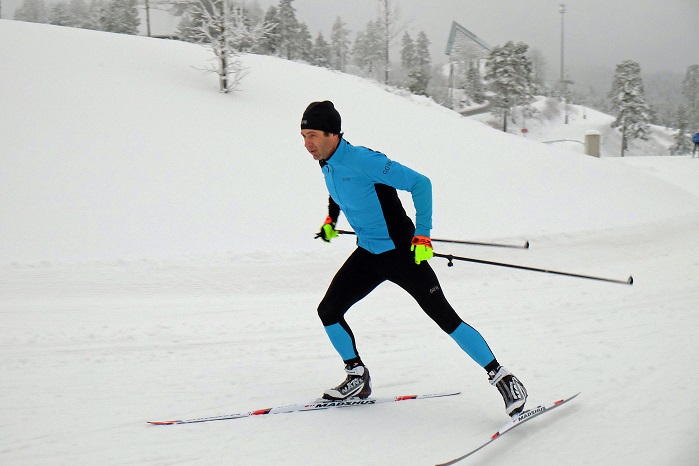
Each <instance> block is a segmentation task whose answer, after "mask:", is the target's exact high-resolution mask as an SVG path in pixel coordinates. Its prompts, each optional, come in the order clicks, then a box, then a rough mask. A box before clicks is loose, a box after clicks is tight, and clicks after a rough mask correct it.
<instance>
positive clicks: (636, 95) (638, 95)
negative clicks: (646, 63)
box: [608, 60, 652, 157]
mask: <svg viewBox="0 0 699 466" xmlns="http://www.w3.org/2000/svg"><path fill="white" fill-rule="evenodd" d="M608 97H609V99H610V103H611V107H612V111H614V112H615V113H616V115H617V117H616V120H614V122H613V123H612V125H611V126H612V128H619V130H620V131H621V156H622V157H623V156H624V152H625V151H626V150H627V149H628V146H629V142H630V141H632V140H634V139H642V140H645V139H647V138H648V134H649V133H650V121H651V119H652V111H651V109H650V107H649V106H648V104H646V101H645V95H644V91H643V81H642V80H641V67H640V65H639V64H638V63H636V62H635V61H633V60H626V61H624V62H622V63H620V64H618V65H617V66H616V71H615V73H614V80H613V82H612V89H611V91H610V92H609V95H608Z"/></svg>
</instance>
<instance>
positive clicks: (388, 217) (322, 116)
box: [301, 100, 527, 416]
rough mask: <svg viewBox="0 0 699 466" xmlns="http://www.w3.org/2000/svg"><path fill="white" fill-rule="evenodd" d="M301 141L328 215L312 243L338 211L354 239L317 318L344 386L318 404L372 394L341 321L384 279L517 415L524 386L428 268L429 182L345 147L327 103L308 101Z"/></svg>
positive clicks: (331, 231)
mask: <svg viewBox="0 0 699 466" xmlns="http://www.w3.org/2000/svg"><path fill="white" fill-rule="evenodd" d="M301 135H302V136H303V141H304V145H305V147H306V150H308V152H310V154H311V155H312V156H313V159H314V160H317V161H318V162H319V163H320V167H321V170H322V171H323V176H324V177H325V184H326V185H327V188H328V191H329V193H330V197H329V208H328V216H327V218H326V220H325V223H324V224H323V225H322V227H321V229H320V232H319V233H318V235H317V237H319V238H321V239H322V240H323V241H326V242H330V240H331V239H333V238H335V237H337V231H336V230H335V225H336V223H337V220H338V216H339V215H340V211H342V212H343V213H344V215H345V217H346V218H347V221H348V222H349V224H350V225H351V226H352V228H354V231H355V233H356V234H357V249H356V250H355V251H354V252H353V253H352V254H351V255H350V256H349V258H348V259H347V261H346V262H345V263H344V265H343V266H342V267H341V268H340V270H339V271H338V272H337V274H336V275H335V277H334V278H333V280H332V282H331V284H330V287H329V288H328V290H327V292H326V294H325V297H324V298H323V300H322V301H321V303H320V304H319V306H318V316H319V317H320V320H321V321H322V323H323V325H324V327H325V331H326V332H327V335H328V337H329V338H330V341H331V343H332V345H333V346H334V347H335V350H336V351H337V352H338V353H339V355H340V357H341V358H342V359H343V361H344V363H345V372H346V373H347V377H346V379H345V381H344V382H342V383H341V384H340V385H338V386H337V387H335V388H331V389H328V390H326V391H325V393H324V394H323V398H325V399H329V400H337V399H344V398H348V397H353V396H354V397H359V398H366V397H368V396H369V395H370V394H371V377H370V375H369V369H368V368H367V367H366V366H365V365H364V363H363V362H362V359H361V358H360V356H359V352H358V351H357V346H356V342H355V339H354V335H353V333H352V330H351V329H350V327H349V325H348V324H347V322H346V321H345V318H344V315H345V313H346V312H347V311H348V310H349V308H350V307H351V306H352V305H353V304H354V303H356V302H358V301H359V300H361V299H362V298H364V297H365V296H366V295H368V294H369V293H370V292H371V291H372V290H373V289H374V288H376V287H377V286H378V285H379V284H380V283H382V282H384V281H386V280H388V281H391V282H393V283H395V284H397V285H398V286H400V287H401V288H403V289H404V290H405V291H407V292H408V293H409V294H410V295H411V296H412V297H413V298H414V299H415V301H417V303H418V304H419V305H420V307H421V308H422V309H423V311H425V313H426V314H427V315H428V316H429V317H430V318H431V319H432V320H434V321H435V322H436V323H437V325H439V327H440V328H441V329H442V330H443V331H444V332H446V333H447V334H449V336H450V337H452V338H453V339H454V341H456V343H457V344H458V345H459V346H460V347H461V348H462V349H463V350H464V351H465V352H466V353H467V354H468V355H469V356H470V357H471V358H472V359H473V360H474V361H475V362H476V363H477V364H479V365H480V366H481V367H483V368H484V369H485V371H486V373H487V374H488V379H489V381H490V383H491V384H492V385H494V386H495V387H497V389H498V390H499V391H500V394H501V395H502V397H503V399H504V400H505V411H506V413H507V414H508V415H510V416H511V415H514V414H517V413H519V412H521V411H522V410H523V408H524V404H525V402H526V400H527V391H526V390H525V388H524V386H523V385H522V383H521V382H520V381H519V380H518V379H517V378H516V377H515V376H514V375H512V374H511V373H510V372H509V371H508V370H507V369H505V368H504V367H502V366H501V365H500V364H499V363H498V361H497V359H495V356H494V355H493V352H492V351H491V349H490V347H489V346H488V344H487V343H486V341H485V340H484V339H483V337H482V336H481V334H480V333H479V332H478V331H476V330H475V329H474V328H473V327H471V326H470V325H468V324H466V323H465V322H464V321H463V320H461V318H460V317H459V316H458V314H457V313H456V311H454V309H453V308H452V307H451V305H450V304H449V302H448V301H447V299H446V298H445V296H444V293H443V292H442V288H441V286H440V284H439V281H438V279H437V276H436V275H435V273H434V271H433V270H432V268H431V267H430V265H429V264H428V263H427V261H428V260H429V259H430V258H431V257H432V243H431V240H430V230H431V228H432V185H431V182H430V180H429V179H428V178H427V177H426V176H424V175H421V174H420V173H418V172H416V171H414V170H412V169H410V168H408V167H406V166H404V165H401V164H400V163H398V162H395V161H393V160H390V159H389V158H388V157H386V156H385V155H384V154H382V153H380V152H375V151H373V150H370V149H367V148H366V147H361V146H353V145H352V144H350V143H349V142H347V141H346V140H345V139H344V137H343V133H342V131H341V118H340V114H339V113H338V111H337V110H336V109H335V107H334V105H333V103H332V102H330V101H327V100H326V101H324V102H313V103H311V104H310V105H309V106H308V108H306V110H305V111H304V113H303V117H302V119H301ZM396 189H400V190H404V191H409V192H410V193H411V195H412V198H413V202H414V204H415V210H416V216H415V217H416V218H415V224H413V222H412V220H411V219H410V218H409V217H408V216H407V215H406V213H405V210H404V209H403V206H402V204H401V202H400V200H399V198H398V195H397V193H396Z"/></svg>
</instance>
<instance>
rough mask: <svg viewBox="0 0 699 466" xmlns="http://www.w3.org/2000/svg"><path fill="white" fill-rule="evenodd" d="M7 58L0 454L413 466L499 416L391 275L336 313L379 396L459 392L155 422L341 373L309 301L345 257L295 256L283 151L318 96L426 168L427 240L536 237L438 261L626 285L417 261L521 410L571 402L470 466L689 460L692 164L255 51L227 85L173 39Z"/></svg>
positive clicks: (316, 187) (0, 154)
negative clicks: (576, 141)
mask: <svg viewBox="0 0 699 466" xmlns="http://www.w3.org/2000/svg"><path fill="white" fill-rule="evenodd" d="M0 43H2V44H3V46H2V48H0V74H1V75H2V76H3V78H2V85H1V86H0V198H1V199H2V203H0V319H1V324H2V329H3V330H2V332H1V333H0V374H2V380H3V383H2V384H0V400H1V401H0V415H1V416H2V418H3V420H4V422H3V423H2V425H3V427H2V428H1V429H0V434H1V435H0V463H2V464H71V465H74V464H94V463H97V462H100V463H104V464H150V465H158V464H173V463H182V464H221V463H223V464H244V465H269V464H292V465H327V464H334V463H337V462H338V461H345V460H347V459H352V461H353V463H355V464H371V465H374V464H382V465H384V464H391V465H394V464H395V465H404V464H411V465H413V464H416V465H420V464H424V465H429V464H434V463H436V462H440V461H444V460H447V459H449V458H451V457H453V456H456V455H459V454H462V453H463V452H464V451H466V450H468V449H470V448H471V447H473V446H475V445H476V444H478V443H479V442H480V441H482V440H483V439H484V436H485V437H487V436H488V435H489V434H491V433H492V432H494V430H496V429H497V428H498V427H499V426H500V425H502V423H503V422H504V421H505V420H506V418H505V416H504V413H503V410H502V406H501V405H502V400H501V399H500V396H499V395H498V394H497V391H496V390H495V389H493V388H492V387H491V386H490V385H489V384H488V383H487V382H486V379H485V375H484V374H483V372H482V370H481V369H480V368H478V367H476V366H475V364H474V363H473V362H472V361H470V360H469V359H468V358H467V357H466V356H465V355H463V353H461V352H460V351H459V350H458V348H457V347H456V346H455V345H454V343H453V341H452V340H451V339H450V338H448V337H446V336H445V335H444V334H443V333H441V331H440V330H439V329H438V328H437V327H436V326H435V325H434V324H433V323H432V322H430V321H429V319H428V318H427V317H425V316H424V315H423V314H422V312H421V311H420V310H419V309H418V308H417V307H416V305H415V304H414V303H413V302H412V300H411V299H410V298H409V297H408V296H406V295H405V294H404V293H403V292H402V291H400V290H399V289H397V288H396V287H395V286H393V285H390V284H385V285H383V286H382V287H380V288H379V289H377V290H376V291H375V292H374V293H373V294H371V295H370V296H369V297H368V298H366V299H365V300H364V301H362V302H360V303H358V304H357V306H356V307H355V308H353V309H352V310H351V312H350V314H349V317H348V320H349V322H350V323H351V324H352V326H353V328H354V330H355V333H356V334H357V337H358V343H359V345H360V350H361V352H362V355H363V358H364V360H365V361H366V362H367V364H368V365H369V366H370V368H371V370H372V376H373V379H374V391H375V393H376V395H378V396H381V395H384V396H390V395H397V394H411V393H420V392H435V391H442V390H452V389H457V390H462V392H463V393H462V394H461V395H460V396H458V397H451V398H445V399H436V400H425V401H419V402H405V403H397V404H388V405H380V406H373V407H367V408H357V409H347V410H334V411H324V412H315V413H302V414H281V415H276V416H268V417H261V418H249V419H242V420H236V421H225V422H219V423H209V424H201V425H197V424H195V425H187V426H170V427H155V426H149V425H147V424H146V422H145V421H146V420H148V419H169V418H177V417H198V416H204V415H215V414H221V413H230V412H237V411H244V410H248V409H254V408H264V407H269V406H272V405H278V404H286V403H292V402H296V401H305V400H309V399H313V398H315V397H317V396H318V395H319V394H320V392H321V391H322V389H324V388H326V387H327V386H329V385H334V384H336V383H337V382H339V381H340V379H342V377H343V373H342V371H341V363H340V361H339V360H338V357H337V356H336V355H335V354H334V352H333V350H332V348H331V346H330V344H329V342H328V341H327V338H326V337H325V334H324V332H323V330H322V327H321V325H320V322H319V321H318V319H317V317H316V316H315V307H316V305H317V303H318V301H319V299H320V298H321V296H322V295H323V293H324V291H325V288H326V287H327V285H328V283H329V281H330V279H331V277H332V275H333V274H334V272H335V270H336V269H337V268H338V267H339V265H340V264H341V263H342V262H343V261H344V259H345V257H346V255H347V254H348V253H349V252H350V251H351V250H352V248H353V245H352V240H351V239H350V238H346V237H343V238H340V239H338V240H335V241H334V242H333V243H332V244H331V245H326V244H319V242H317V241H314V240H313V239H312V237H313V233H314V232H315V231H316V230H317V228H318V225H319V223H320V222H322V219H323V218H324V216H325V206H326V200H327V198H326V193H325V191H324V186H323V183H322V177H321V175H320V172H319V170H318V167H317V165H315V163H314V162H313V161H312V160H311V159H310V156H309V155H308V154H307V153H306V152H305V150H304V149H303V146H302V142H301V139H300V137H299V135H298V123H299V119H300V114H301V112H302V111H303V108H304V107H305V105H306V104H307V103H308V102H310V101H312V100H318V99H325V98H328V99H331V100H333V101H334V102H335V103H336V105H337V107H338V108H339V110H340V112H341V113H342V115H343V121H344V130H345V132H346V136H347V138H348V140H349V141H350V142H353V143H356V144H363V145H367V146H369V147H372V148H375V149H377V150H382V151H384V152H386V153H387V154H389V156H391V157H395V158H396V159H397V160H399V161H401V162H404V163H406V164H407V165H409V166H412V167H413V168H416V169H418V170H419V171H422V172H424V173H426V174H428V175H429V176H430V177H431V178H432V181H433V184H434V190H435V193H434V195H435V218H434V222H435V229H434V230H433V234H434V236H435V237H450V238H461V239H471V240H497V241H514V242H523V241H524V240H529V241H530V243H531V249H530V250H527V251H524V250H522V251H517V250H497V249H487V248H476V247H465V246H462V247H456V246H449V247H448V248H447V247H440V249H439V250H440V251H441V252H451V253H453V254H460V255H468V256H471V257H478V258H484V259H489V260H496V261H502V262H512V263H517V264H522V265H531V266H535V267H546V268H550V269H554V270H564V271H569V272H574V273H582V274H589V275H601V276H604V277H609V278H616V279H625V278H626V277H628V275H630V274H631V275H633V277H634V280H635V283H634V285H633V286H626V285H618V284H610V283H602V282H596V281H590V280H582V279H575V278H567V277H560V276H555V275H550V274H541V273H534V272H524V271H516V270H510V269H503V268H496V267H489V266H484V265H476V264H467V263H457V264H455V266H454V267H453V268H447V267H446V263H445V262H444V261H440V260H439V259H433V261H432V265H433V267H434V268H435V269H436V270H437V273H438V275H439V277H440V279H441V280H442V285H443V288H444V289H445V290H446V293H447V296H448V298H449V299H450V301H451V302H452V304H453V305H454V307H455V308H457V310H458V311H459V312H460V314H461V315H462V317H464V319H465V320H466V321H467V322H469V323H471V324H472V325H474V326H475V327H476V328H478V329H479V330H480V331H481V332H482V333H483V334H484V336H485V337H486V339H487V340H488V342H489V343H490V345H491V347H492V348H493V349H494V351H495V353H496V355H497V356H498V359H499V360H500V361H502V362H504V363H505V364H506V365H507V366H508V367H509V368H510V369H512V370H513V371H514V372H515V373H516V374H517V375H518V376H519V377H520V378H521V379H522V380H523V381H524V383H525V384H526V385H527V388H528V389H529V392H530V399H531V404H532V405H533V404H536V403H537V402H543V401H550V400H552V399H554V398H559V397H562V396H565V395H570V394H572V393H575V392H578V391H581V392H582V394H581V395H580V397H578V399H576V400H575V402H574V403H572V404H571V405H569V406H566V407H564V408H561V410H558V411H556V412H555V413H552V414H551V415H548V416H547V417H548V419H546V420H545V421H544V419H541V420H535V421H532V423H531V424H529V425H528V426H529V428H523V429H521V430H518V431H515V432H513V433H511V434H508V437H505V438H504V439H503V440H500V441H499V442H498V443H496V444H493V445H492V446H490V447H488V450H484V451H483V452H481V453H482V454H479V456H476V457H474V458H472V461H468V462H464V464H511V463H513V462H517V463H518V464H522V465H542V464H581V465H582V464H614V465H618V464H622V465H638V464H648V465H656V464H672V465H678V464H680V465H684V464H686V465H693V464H696V461H697V458H698V457H699V447H698V446H697V442H696V434H695V433H694V430H693V427H692V426H693V425H694V417H695V416H696V413H697V411H698V409H697V408H699V402H698V401H697V397H696V393H695V390H694V387H696V386H697V384H698V383H699V376H698V375H697V374H698V373H699V371H698V370H697V369H699V367H697V358H696V352H697V349H698V348H699V345H698V344H697V342H696V338H695V333H696V329H697V325H698V323H699V314H698V312H697V304H698V303H699V279H698V278H697V277H698V276H699V182H697V180H699V160H697V159H694V160H692V159H690V158H689V157H632V158H625V159H620V158H616V157H613V158H612V157H608V158H602V159H595V158H591V157H587V156H584V155H581V154H580V153H577V152H576V151H575V150H568V149H566V148H562V147H555V146H552V145H545V144H541V143H540V142H536V141H534V140H533V139H534V138H533V137H528V138H523V137H521V136H514V135H505V134H502V133H501V132H498V131H495V130H493V129H492V128H489V127H488V126H486V125H483V124H481V123H479V122H477V121H472V120H468V119H466V118H463V117H460V116H458V115H455V114H454V113H453V112H450V111H448V110H445V109H442V108H440V107H438V106H436V105H434V104H432V103H430V102H429V101H427V100H424V99H419V98H406V97H402V96H399V95H396V93H392V92H386V91H385V90H384V89H383V88H381V87H380V86H377V85H376V84H373V83H370V82H366V81H363V80H361V79H359V78H356V77H352V76H346V75H342V74H340V73H334V72H330V71H327V70H323V69H318V68H313V67H308V66H304V65H300V64H297V63H290V62H287V61H283V60H278V59H274V58H270V57H258V56H246V57H245V61H246V63H247V64H248V66H249V67H250V75H249V76H248V77H247V78H246V79H245V80H244V81H243V89H242V91H241V92H240V93H237V94H235V95H221V94H218V93H217V92H216V82H215V78H214V77H213V76H211V75H203V74H202V73H201V72H200V71H198V70H197V69H196V68H203V67H205V66H206V64H207V63H206V60H207V59H208V53H207V52H206V51H205V50H204V49H202V48H199V47H197V46H193V45H189V44H182V43H178V42H167V41H158V40H153V39H145V38H137V37H127V36H120V35H113V34H105V33H97V32H92V31H82V30H72V29H66V28H58V27H51V26H47V25H36V24H23V23H16V22H11V21H0ZM309 83H310V84H309ZM309 87H310V90H309ZM587 116H588V118H586V119H585V120H586V122H587V125H588V126H587V127H588V129H597V127H599V126H600V125H602V124H603V120H604V118H609V117H607V116H601V115H596V114H592V113H590V114H588V115H587ZM547 126H548V129H546V128H544V127H547ZM542 128H543V129H542V130H541V131H542V134H541V139H538V140H545V139H543V138H544V137H551V139H553V138H555V137H559V136H558V134H556V133H555V131H568V130H569V129H570V128H563V129H561V128H556V127H555V125H549V124H542ZM581 130H584V128H581ZM544 132H547V134H544ZM583 134H584V133H583ZM580 137H581V138H582V135H580ZM612 143H613V141H609V144H610V146H609V147H606V148H605V150H607V151H608V152H607V153H609V154H611V153H612V152H614V151H616V149H615V148H614V147H611V144H612ZM407 203H408V204H409V201H407ZM340 226H341V227H343V228H345V227H346V224H341V225H340ZM408 403H410V404H408Z"/></svg>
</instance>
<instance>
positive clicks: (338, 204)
mask: <svg viewBox="0 0 699 466" xmlns="http://www.w3.org/2000/svg"><path fill="white" fill-rule="evenodd" d="M320 165H321V168H322V170H323V175H324V177H325V184H326V186H327V187H328V192H329V193H330V201H329V208H328V212H329V215H330V217H331V218H332V220H333V222H337V218H338V216H339V213H340V210H342V212H343V213H344V214H345V217H346V218H347V221H348V222H349V224H350V225H351V226H352V228H353V229H354V231H355V233H356V234H357V245H358V246H359V247H361V248H364V249H366V250H367V251H369V252H371V253H374V254H380V253H382V252H386V251H390V250H392V249H395V248H397V247H403V246H407V245H409V244H410V241H411V240H412V237H413V236H416V235H419V236H430V230H431V229H432V183H431V182H430V180H429V178H427V177H426V176H424V175H421V174H420V173H418V172H416V171H415V170H412V169H410V168H408V167H406V166H404V165H401V164H400V163H398V162H395V161H393V160H390V159H389V158H388V157H386V156H385V155H384V154H382V153H381V152H376V151H373V150H371V149H367V148H366V147H361V146H353V145H352V144H350V143H349V142H347V141H345V140H344V139H340V144H339V145H338V147H337V149H336V150H335V153H334V154H333V155H332V156H331V157H330V158H329V159H327V160H322V161H321V162H320ZM396 189H400V190H403V191H408V192H410V193H411V195H412V198H413V203H414V205H415V211H416V216H415V224H413V222H412V221H411V219H410V218H409V217H408V215H407V214H406V213H405V209H404V208H403V205H402V204H401V202H400V199H399V198H398V194H397V192H396Z"/></svg>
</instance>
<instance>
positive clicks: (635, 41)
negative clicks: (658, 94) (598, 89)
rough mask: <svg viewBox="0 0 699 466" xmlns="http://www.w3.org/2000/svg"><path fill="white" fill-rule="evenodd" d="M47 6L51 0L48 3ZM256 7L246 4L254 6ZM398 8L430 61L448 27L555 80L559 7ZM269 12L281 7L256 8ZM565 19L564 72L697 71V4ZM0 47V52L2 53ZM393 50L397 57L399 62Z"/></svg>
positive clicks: (326, 24)
mask: <svg viewBox="0 0 699 466" xmlns="http://www.w3.org/2000/svg"><path fill="white" fill-rule="evenodd" d="M46 1H47V3H50V1H51V0H46ZM254 1H255V0H246V3H248V4H250V3H253V2H254ZM390 1H391V3H392V4H398V5H399V7H400V11H401V17H402V19H403V21H405V22H407V24H408V29H407V30H408V32H409V33H410V34H411V35H412V36H413V38H415V37H416V35H417V33H418V32H420V31H425V33H426V34H427V37H428V38H429V40H430V41H431V42H432V49H431V52H432V60H433V62H435V63H437V62H441V61H443V60H446V58H445V55H444V52H445V48H446V43H447V39H448V35H449V29H450V27H451V23H452V21H457V22H458V23H460V24H461V25H462V26H464V27H465V28H467V29H469V30H470V31H471V32H473V33H474V34H476V35H477V36H479V37H480V38H481V39H483V40H484V41H485V42H486V43H488V44H490V45H491V46H493V45H502V44H504V43H505V42H507V41H508V40H513V41H515V42H517V41H521V42H525V43H527V44H529V46H530V47H531V48H534V49H539V50H540V51H541V52H542V53H543V54H544V57H545V58H546V62H547V69H548V73H549V74H550V75H554V76H558V74H559V72H560V50H561V14H560V13H559V5H560V4H561V1H560V0H432V1H429V0H390ZM0 2H1V3H2V17H3V18H12V15H13V14H14V9H15V8H16V7H17V6H18V5H20V4H21V2H22V0H0ZM257 3H258V4H259V5H260V6H261V7H262V8H263V9H265V10H266V9H267V7H268V6H269V5H272V4H274V5H276V4H278V3H279V1H278V0H257ZM564 3H565V4H566V11H567V12H566V13H565V15H564V31H565V36H564V45H565V65H566V68H568V67H569V66H570V67H571V68H573V67H579V66H586V67H594V66H605V67H607V68H610V69H612V70H613V69H614V67H615V65H616V64H617V63H620V62H621V61H623V60H627V59H630V60H635V61H637V62H638V63H639V64H640V65H641V69H642V71H643V72H655V71H662V70H667V71H675V72H680V73H684V72H685V71H686V69H687V67H688V66H689V65H692V64H699V0H569V1H567V2H565V0H564ZM293 5H294V7H295V8H296V14H297V18H298V19H299V20H300V21H303V22H305V23H306V24H307V25H308V27H309V29H310V30H311V34H312V35H313V36H314V38H315V36H316V35H317V34H318V32H319V31H321V32H323V35H324V36H325V37H326V39H327V38H329V34H330V28H331V26H332V23H333V22H334V20H335V18H336V17H337V16H340V17H341V18H342V20H343V21H344V22H345V23H346V24H347V28H348V29H350V30H351V31H352V32H355V33H356V32H357V31H361V30H364V28H365V27H366V24H367V23H368V22H369V21H370V20H372V19H374V18H376V15H377V5H378V2H377V0H295V1H294V3H293ZM0 46H1V45H0ZM397 53H398V52H397V50H396V51H395V52H394V57H395V59H398V57H397V55H395V54H397Z"/></svg>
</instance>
